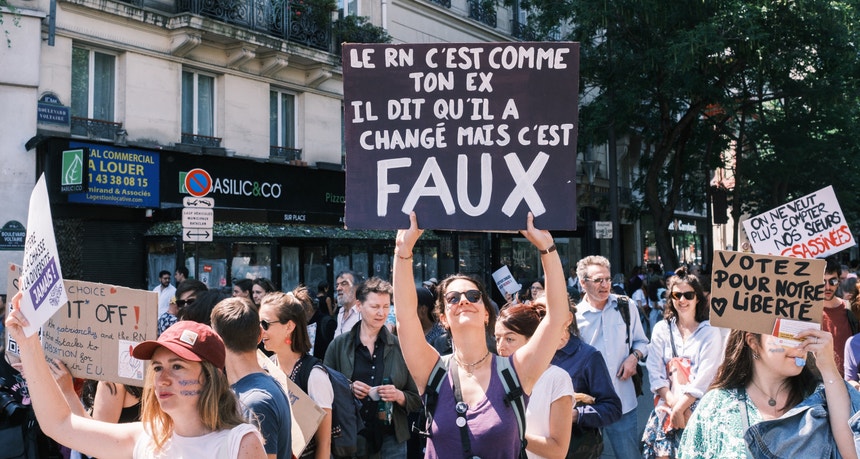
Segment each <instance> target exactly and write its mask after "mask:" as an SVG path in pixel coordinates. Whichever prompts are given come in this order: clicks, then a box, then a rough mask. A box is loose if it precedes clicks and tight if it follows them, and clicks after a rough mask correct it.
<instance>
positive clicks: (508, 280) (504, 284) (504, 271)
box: [493, 265, 523, 295]
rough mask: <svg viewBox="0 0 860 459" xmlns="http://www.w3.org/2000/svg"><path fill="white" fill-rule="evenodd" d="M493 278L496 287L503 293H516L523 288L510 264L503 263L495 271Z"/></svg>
mask: <svg viewBox="0 0 860 459" xmlns="http://www.w3.org/2000/svg"><path fill="white" fill-rule="evenodd" d="M493 280H494V281H495V282H496V287H497V288H498V289H499V292H501V293H502V295H516V294H517V293H518V292H519V291H520V290H521V289H522V288H523V286H522V285H520V284H518V283H517V281H516V279H514V276H513V275H512V274H511V270H510V268H508V265H502V267H501V268H499V269H497V270H496V271H495V272H493Z"/></svg>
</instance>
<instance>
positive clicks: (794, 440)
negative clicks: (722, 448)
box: [744, 381, 860, 459]
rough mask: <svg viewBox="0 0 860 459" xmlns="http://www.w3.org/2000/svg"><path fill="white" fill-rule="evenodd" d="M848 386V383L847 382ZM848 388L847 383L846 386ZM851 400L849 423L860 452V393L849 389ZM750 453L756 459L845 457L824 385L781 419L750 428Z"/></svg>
mask: <svg viewBox="0 0 860 459" xmlns="http://www.w3.org/2000/svg"><path fill="white" fill-rule="evenodd" d="M843 383H844V381H843ZM846 386H847V383H846ZM847 389H848V396H849V397H850V399H851V412H852V413H854V415H853V416H852V417H851V418H850V420H849V424H850V425H851V429H852V430H853V432H854V444H855V447H858V451H860V440H858V435H860V416H858V415H860V413H858V410H860V392H857V391H856V390H854V388H852V387H850V386H849V387H847ZM744 439H745V440H746V442H747V445H748V446H749V449H750V453H751V454H752V457H753V458H755V459H776V458H794V457H812V455H814V456H815V457H820V458H831V459H837V458H841V457H842V455H840V454H839V450H838V449H836V441H835V440H834V438H833V433H832V432H831V430H830V421H829V419H828V416H827V400H826V399H825V398H824V385H823V384H819V385H818V387H817V388H816V389H815V392H813V393H812V395H810V396H809V397H806V398H805V399H804V400H803V401H802V402H800V403H799V404H798V405H797V406H795V407H794V408H792V409H790V410H788V411H787V412H786V413H785V414H784V415H782V416H781V417H780V418H778V419H772V420H769V421H762V422H759V423H758V424H755V425H752V426H750V428H749V429H747V431H746V433H745V434H744Z"/></svg>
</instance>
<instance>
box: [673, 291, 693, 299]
mask: <svg viewBox="0 0 860 459" xmlns="http://www.w3.org/2000/svg"><path fill="white" fill-rule="evenodd" d="M681 297H684V298H685V299H687V300H692V299H695V298H696V292H683V293H682V292H672V298H674V299H676V300H680V299H681Z"/></svg>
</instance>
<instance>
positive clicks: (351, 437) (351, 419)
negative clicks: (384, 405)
mask: <svg viewBox="0 0 860 459" xmlns="http://www.w3.org/2000/svg"><path fill="white" fill-rule="evenodd" d="M299 363H300V364H301V368H299V374H298V376H297V377H296V381H295V383H296V384H298V386H299V387H300V388H301V389H302V390H303V391H305V392H307V391H308V378H309V377H310V375H311V370H313V369H314V368H315V367H319V368H321V369H322V370H323V371H325V372H326V373H327V374H328V379H329V381H331V388H332V390H333V391H334V398H333V399H332V402H331V454H332V455H333V456H336V457H341V456H343V457H352V456H355V454H356V453H357V452H358V446H357V445H358V433H359V432H360V431H361V430H362V429H364V420H362V418H361V412H360V410H361V403H360V402H359V401H358V400H356V398H355V396H354V395H353V394H352V389H350V383H349V379H348V378H347V377H346V376H344V375H343V373H341V372H339V371H337V370H335V369H333V368H331V367H328V366H326V365H325V364H323V363H322V361H321V360H320V359H318V358H316V357H314V356H312V355H309V354H305V355H303V356H302V357H301V358H300V359H299Z"/></svg>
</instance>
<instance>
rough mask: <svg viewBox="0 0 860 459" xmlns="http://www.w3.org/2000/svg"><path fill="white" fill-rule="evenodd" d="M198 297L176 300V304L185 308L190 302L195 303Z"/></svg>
mask: <svg viewBox="0 0 860 459" xmlns="http://www.w3.org/2000/svg"><path fill="white" fill-rule="evenodd" d="M196 299H197V298H189V299H187V300H176V305H177V306H179V307H180V308H184V307H185V306H188V305H189V304H191V303H193V302H194V300H196Z"/></svg>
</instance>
